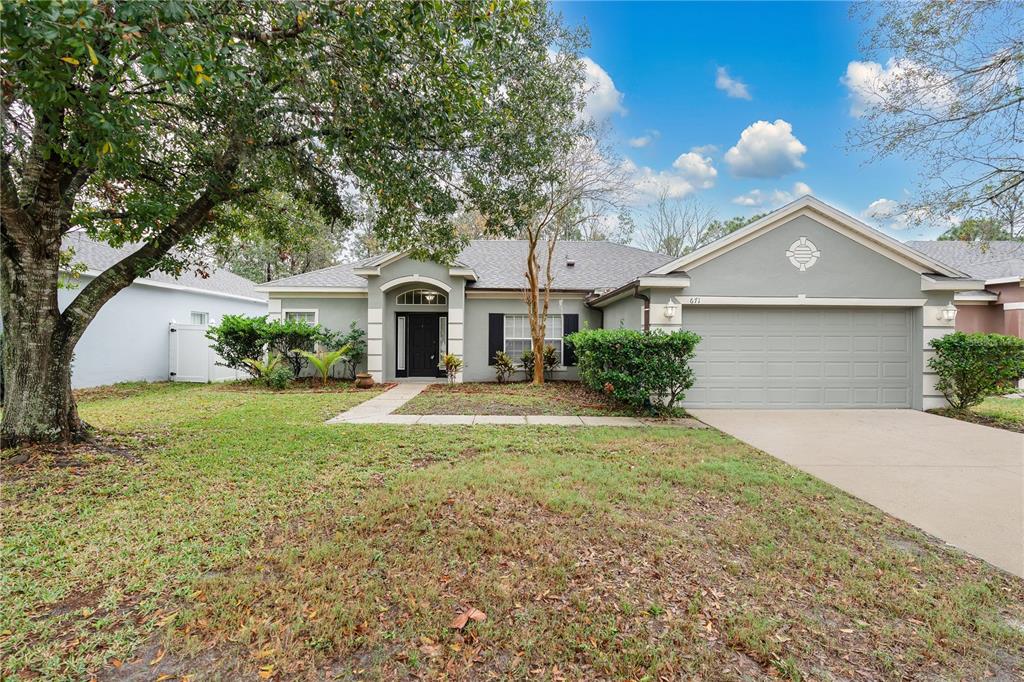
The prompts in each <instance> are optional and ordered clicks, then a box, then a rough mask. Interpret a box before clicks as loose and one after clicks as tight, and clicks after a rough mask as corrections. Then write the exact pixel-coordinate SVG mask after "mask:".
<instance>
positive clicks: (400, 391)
mask: <svg viewBox="0 0 1024 682" xmlns="http://www.w3.org/2000/svg"><path fill="white" fill-rule="evenodd" d="M429 385H430V384H429V383H427V382H424V383H401V384H397V385H396V386H394V387H392V388H391V389H389V390H387V391H384V392H383V393H381V394H380V395H379V396H377V397H376V398H371V399H369V400H367V401H366V402H365V403H360V404H359V405H356V406H355V407H353V408H352V409H351V410H349V411H347V412H342V413H341V414H339V415H338V416H337V417H332V418H331V419H328V420H327V423H328V424H434V425H438V424H441V425H444V424H462V425H466V426H472V425H474V424H491V425H493V424H529V425H533V426H545V425H546V426H626V427H636V426H659V425H664V426H681V427H685V428H696V429H700V428H706V427H705V426H704V424H702V423H700V422H699V421H697V420H696V419H675V420H672V421H671V422H669V423H663V422H658V421H657V420H643V419H636V418H634V417H573V416H549V415H530V416H525V417H523V416H518V415H500V414H393V412H394V411H395V410H397V409H398V408H399V407H401V406H402V405H405V404H406V403H407V402H409V401H410V400H412V399H413V398H415V397H416V396H418V395H419V394H420V392H422V391H423V389H425V388H426V387H427V386H429Z"/></svg>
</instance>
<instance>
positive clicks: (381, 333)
mask: <svg viewBox="0 0 1024 682" xmlns="http://www.w3.org/2000/svg"><path fill="white" fill-rule="evenodd" d="M409 277H411V278H418V279H419V280H424V279H429V280H436V281H437V282H440V283H441V284H443V285H444V287H447V288H448V290H447V291H445V289H444V287H439V286H437V285H434V284H431V283H429V282H424V281H412V282H408V283H402V284H398V285H397V286H393V285H394V284H395V282H396V280H402V279H403V278H409ZM465 287H466V280H465V278H463V277H452V276H450V275H449V274H448V267H447V266H445V265H440V264H438V263H433V262H428V261H417V260H413V259H411V258H402V259H400V260H398V261H396V262H394V263H391V264H390V265H386V266H384V267H382V268H381V271H380V275H375V276H371V277H369V278H368V283H367V288H368V291H367V294H368V318H367V319H368V329H369V334H368V339H369V340H368V344H369V356H368V359H367V360H368V367H369V371H370V372H371V373H373V374H374V376H375V378H377V379H378V380H383V381H390V380H393V379H394V378H395V370H396V367H395V365H396V363H395V353H396V350H397V349H396V344H395V312H397V311H398V309H399V306H397V304H396V303H395V296H396V295H397V294H398V293H400V292H402V291H406V290H408V289H415V288H426V289H436V290H438V291H441V292H443V293H445V295H446V296H448V305H447V306H413V307H408V308H404V309H405V310H409V311H423V312H445V311H446V310H447V313H448V352H449V353H453V354H455V355H459V356H461V355H462V354H463V346H464V340H463V339H464V334H465V332H464V326H463V322H464V314H463V306H464V299H465V294H464V292H465ZM385 290H386V291H385Z"/></svg>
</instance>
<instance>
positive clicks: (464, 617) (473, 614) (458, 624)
mask: <svg viewBox="0 0 1024 682" xmlns="http://www.w3.org/2000/svg"><path fill="white" fill-rule="evenodd" d="M471 620H475V621H476V622H478V623H479V622H480V621H484V620H487V614H486V613H484V612H483V611H481V610H480V609H475V608H473V607H472V606H470V607H469V608H468V609H466V610H465V611H463V612H462V613H460V614H459V615H457V616H455V618H454V619H453V620H452V624H451V627H453V628H455V629H456V630H461V629H462V628H464V627H466V623H468V622H469V621H471Z"/></svg>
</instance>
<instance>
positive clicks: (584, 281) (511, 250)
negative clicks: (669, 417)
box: [265, 239, 673, 291]
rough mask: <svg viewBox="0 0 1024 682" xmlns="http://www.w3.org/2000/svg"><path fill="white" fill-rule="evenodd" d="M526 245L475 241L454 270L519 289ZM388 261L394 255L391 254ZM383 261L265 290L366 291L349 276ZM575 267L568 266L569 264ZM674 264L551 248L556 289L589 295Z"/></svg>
mask: <svg viewBox="0 0 1024 682" xmlns="http://www.w3.org/2000/svg"><path fill="white" fill-rule="evenodd" d="M526 253H527V242H525V241H522V240H508V239H474V240H473V241H471V242H470V243H469V245H468V246H466V248H465V249H463V251H462V253H460V254H459V255H458V259H457V260H458V264H459V265H460V266H462V267H467V268H471V269H472V270H473V271H474V272H475V273H476V275H477V281H476V282H471V283H470V284H469V287H470V288H471V289H517V290H518V289H522V288H523V287H524V286H526V275H525V270H526ZM391 255H393V254H391ZM383 260H386V258H384V257H381V256H377V257H375V258H370V259H366V260H364V261H360V262H357V263H345V264H342V265H335V266H332V267H329V268H324V269H323V270H315V271H313V272H307V273H305V274H302V275H295V276H293V277H287V278H285V279H279V280H276V281H273V282H268V283H267V284H266V285H265V286H269V287H274V288H279V289H287V288H288V287H365V286H366V279H365V278H363V277H360V276H358V275H356V274H354V273H353V269H354V268H356V267H359V266H373V265H374V264H375V263H377V262H382V261H383ZM570 260H571V261H574V262H575V264H574V265H572V266H569V265H568V264H567V263H568V261H570ZM671 260H673V259H672V258H671V257H670V256H665V255H663V254H660V253H652V252H650V251H644V250H643V249H638V248H635V247H632V246H623V245H622V244H614V243H612V242H605V241H599V242H577V241H560V242H558V244H556V245H555V254H554V260H553V263H554V267H553V268H552V270H553V272H554V281H553V283H552V287H553V288H555V289H574V290H581V291H592V290H594V289H610V288H613V287H617V286H621V285H622V284H625V283H626V282H629V281H630V280H632V279H635V278H636V277H639V276H640V275H643V274H645V273H647V272H650V271H651V270H653V269H655V268H657V267H660V266H662V265H664V264H665V263H668V262H669V261H671Z"/></svg>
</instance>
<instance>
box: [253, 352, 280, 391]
mask: <svg viewBox="0 0 1024 682" xmlns="http://www.w3.org/2000/svg"><path fill="white" fill-rule="evenodd" d="M243 362H245V364H246V365H247V366H248V367H249V368H250V369H251V372H252V374H253V376H254V377H255V381H256V383H258V384H260V385H262V386H267V387H268V388H274V389H277V390H281V389H283V388H285V387H287V386H288V382H289V381H291V380H292V372H291V370H290V369H288V367H286V366H284V365H282V364H281V356H280V355H275V354H274V353H271V354H270V355H268V356H267V361H266V362H263V361H262V360H258V359H256V358H246V359H245V360H244V361H243Z"/></svg>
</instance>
